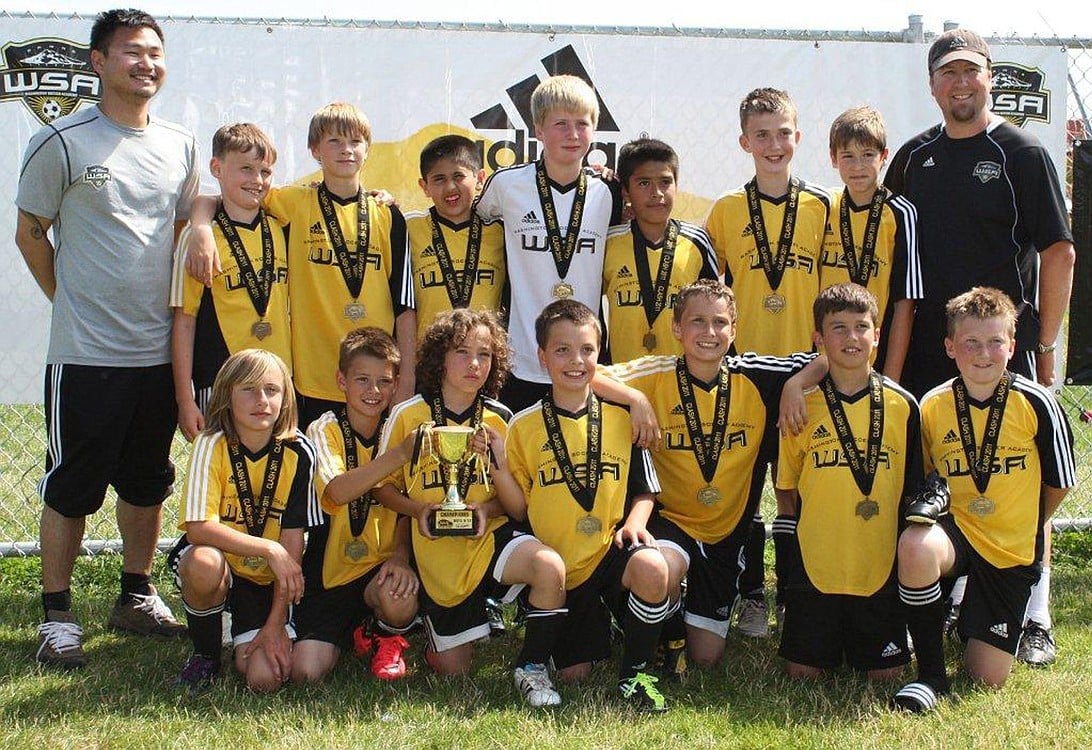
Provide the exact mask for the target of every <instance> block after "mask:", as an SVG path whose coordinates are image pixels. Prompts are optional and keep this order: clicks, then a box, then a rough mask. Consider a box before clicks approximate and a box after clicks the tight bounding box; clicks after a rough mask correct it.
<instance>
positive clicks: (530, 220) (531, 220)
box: [522, 211, 538, 224]
mask: <svg viewBox="0 0 1092 750" xmlns="http://www.w3.org/2000/svg"><path fill="white" fill-rule="evenodd" d="M522 221H523V223H524V224H538V217H537V216H535V212H534V211H528V212H527V213H525V214H524V215H523V219H522Z"/></svg>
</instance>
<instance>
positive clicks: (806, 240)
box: [705, 184, 830, 357]
mask: <svg viewBox="0 0 1092 750" xmlns="http://www.w3.org/2000/svg"><path fill="white" fill-rule="evenodd" d="M759 198H760V203H761V206H762V219H763V223H764V224H765V227H766V234H767V237H768V238H769V241H770V251H771V253H772V254H774V255H776V254H777V242H778V236H779V234H780V231H781V220H782V218H783V217H784V214H785V204H786V202H787V199H788V196H787V195H786V196H783V197H781V198H777V199H773V198H767V197H766V196H763V195H760V196H759ZM829 212H830V196H828V195H827V194H826V193H825V192H824V191H823V190H822V189H820V188H817V187H815V186H814V185H808V184H804V185H803V186H802V188H801V190H800V202H799V206H798V208H797V215H796V225H795V230H794V232H793V240H792V247H791V248H790V250H789V257H788V260H787V261H786V263H785V273H784V276H783V277H782V278H781V283H780V285H779V286H778V288H777V290H776V292H775V291H774V290H773V289H771V288H770V283H769V281H768V280H767V279H766V274H765V272H764V271H763V269H762V261H761V260H760V259H759V255H758V250H757V248H756V246H755V240H754V228H753V227H752V226H751V217H750V213H749V212H748V210H747V195H746V192H745V191H744V189H743V188H739V189H738V190H734V191H732V192H730V193H728V194H727V195H724V196H722V197H721V198H719V199H718V200H717V202H716V203H714V204H713V208H712V209H711V210H710V212H709V217H708V218H707V219H706V220H705V230H706V231H707V232H708V233H709V237H710V238H711V239H712V240H713V247H714V248H715V249H716V252H717V260H718V262H719V264H720V265H719V269H720V270H721V271H722V272H723V274H724V282H725V283H726V284H728V285H729V286H731V287H732V291H734V292H735V295H736V308H737V309H738V310H739V319H740V321H741V323H740V325H739V329H738V331H737V332H736V351H740V352H758V353H759V354H773V355H776V356H779V357H785V356H788V355H790V354H792V353H793V352H801V351H809V350H810V349H811V348H812V342H811V333H812V320H811V305H812V302H814V301H815V298H816V296H818V294H819V260H820V257H821V255H822V252H823V238H824V236H825V235H826V229H827V221H828V214H829Z"/></svg>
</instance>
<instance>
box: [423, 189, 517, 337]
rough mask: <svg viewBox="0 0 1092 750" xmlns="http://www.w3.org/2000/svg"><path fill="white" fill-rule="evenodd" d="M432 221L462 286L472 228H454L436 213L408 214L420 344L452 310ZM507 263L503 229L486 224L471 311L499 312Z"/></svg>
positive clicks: (464, 226) (465, 224)
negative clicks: (442, 317)
mask: <svg viewBox="0 0 1092 750" xmlns="http://www.w3.org/2000/svg"><path fill="white" fill-rule="evenodd" d="M433 221H435V222H436V224H437V225H438V226H439V227H440V232H441V233H442V235H443V238H444V244H445V245H446V246H447V251H448V253H449V254H450V256H451V263H452V267H453V268H454V270H455V277H456V279H457V280H458V282H459V283H460V284H461V283H462V275H463V269H464V268H465V267H466V249H467V243H468V242H469V240H470V225H471V223H470V222H469V221H467V222H466V223H464V224H452V223H451V222H449V221H447V220H446V219H444V218H443V217H442V216H439V215H438V214H437V213H436V210H435V209H431V208H430V209H429V210H428V211H415V212H413V213H410V214H406V232H407V233H408V235H409V248H410V265H411V266H412V267H413V293H414V298H415V299H416V302H417V340H418V341H420V340H421V338H422V336H424V334H425V329H427V328H428V327H429V326H430V325H432V321H433V320H434V319H435V318H436V316H437V315H438V314H439V313H441V312H444V311H446V310H450V309H451V308H452V304H451V297H450V296H449V295H448V290H447V286H446V285H445V283H444V273H443V271H442V268H441V266H440V261H439V260H438V259H437V256H436V248H435V247H434V246H433V241H432V223H433ZM505 269H506V265H505V260H504V225H503V224H484V225H483V226H482V234H481V245H480V250H479V253H478V270H477V273H476V274H475V281H474V286H473V289H472V290H471V293H470V304H469V305H468V306H469V307H470V308H472V309H475V310H498V309H500V306H501V292H502V291H503V290H504V282H505V278H506V271H505Z"/></svg>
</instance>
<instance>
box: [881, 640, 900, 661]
mask: <svg viewBox="0 0 1092 750" xmlns="http://www.w3.org/2000/svg"><path fill="white" fill-rule="evenodd" d="M901 653H902V649H901V648H899V647H898V646H896V645H895V644H894V643H890V642H888V644H887V645H886V646H884V647H883V653H882V656H883V657H884V658H885V659H887V658H889V657H891V656H898V655H899V654H901Z"/></svg>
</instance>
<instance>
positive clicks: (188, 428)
mask: <svg viewBox="0 0 1092 750" xmlns="http://www.w3.org/2000/svg"><path fill="white" fill-rule="evenodd" d="M178 429H180V430H182V435H183V437H185V438H186V442H188V443H192V442H193V439H194V438H195V437H197V434H198V433H199V432H201V430H203V429H205V415H204V414H202V413H201V410H200V409H198V408H197V402H196V401H194V400H193V399H190V400H189V401H187V402H186V403H183V404H179V405H178Z"/></svg>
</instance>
